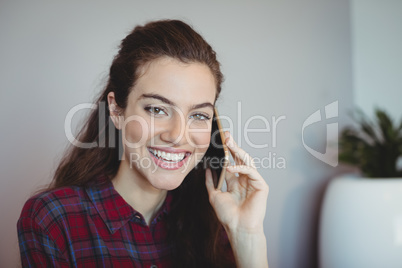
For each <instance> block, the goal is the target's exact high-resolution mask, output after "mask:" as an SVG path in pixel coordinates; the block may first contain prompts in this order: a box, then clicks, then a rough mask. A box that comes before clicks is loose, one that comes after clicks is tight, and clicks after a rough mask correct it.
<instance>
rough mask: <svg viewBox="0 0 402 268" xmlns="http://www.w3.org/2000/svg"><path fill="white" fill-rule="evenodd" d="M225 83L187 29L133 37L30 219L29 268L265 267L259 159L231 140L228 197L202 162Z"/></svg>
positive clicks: (168, 24)
mask: <svg viewBox="0 0 402 268" xmlns="http://www.w3.org/2000/svg"><path fill="white" fill-rule="evenodd" d="M222 79H223V76H222V73H221V71H220V67H219V63H218V61H217V60H216V56H215V52H214V51H213V50H212V48H211V47H210V46H209V45H208V44H207V43H206V41H205V40H204V39H203V38H202V37H201V36H200V35H199V34H198V33H196V32H195V31H194V30H193V29H192V28H191V27H190V26H188V25H187V24H185V23H183V22H181V21H177V20H164V21H155V22H151V23H148V24H146V25H144V26H138V27H136V28H135V29H134V30H133V31H132V32H131V33H130V34H129V35H128V36H127V37H126V38H125V39H124V40H123V41H122V43H121V46H120V50H119V53H118V54H117V56H116V57H115V58H114V60H113V63H112V66H111V68H110V73H109V80H108V83H107V86H106V88H105V90H104V91H103V92H102V94H101V96H100V98H99V99H98V101H97V109H95V110H94V111H93V112H92V114H91V115H90V117H89V119H88V121H87V123H86V125H85V126H84V128H83V129H82V131H81V132H80V134H79V141H80V142H81V143H80V144H79V146H77V144H76V146H73V147H72V148H71V150H70V151H69V152H68V153H67V154H66V155H65V157H64V158H63V160H62V161H61V163H60V165H59V167H58V168H57V170H56V173H55V176H54V181H53V183H52V185H51V186H50V187H49V189H47V190H46V191H44V192H42V193H40V194H38V195H36V196H34V197H32V198H31V199H29V200H28V201H27V203H26V204H25V206H24V208H23V211H22V213H21V217H20V219H19V221H18V234H19V242H20V251H21V259H22V264H23V266H24V267H83V266H85V267H233V266H234V265H236V266H237V267H267V266H268V263H267V255H266V239H265V235H264V232H263V219H264V216H265V210H266V200H267V196H268V186H267V184H266V183H265V181H264V180H263V178H262V177H261V176H260V174H259V173H258V172H257V170H256V168H255V167H254V165H253V163H252V160H251V158H250V157H249V155H248V154H247V153H246V152H244V151H243V150H242V149H241V148H239V147H238V146H237V145H236V143H235V142H234V141H233V138H232V137H231V136H230V134H229V133H226V134H225V135H226V141H225V142H226V144H227V145H228V147H229V150H230V152H231V154H232V156H233V158H234V159H235V162H236V163H235V165H233V166H229V167H228V168H227V171H228V172H227V175H226V183H227V188H228V191H227V192H222V191H220V190H217V189H215V187H214V183H213V179H212V174H211V171H210V170H209V169H208V168H207V169H206V168H205V166H203V165H202V163H203V161H201V160H202V159H203V157H204V156H205V155H206V153H207V149H208V146H209V144H210V140H211V125H212V118H213V108H214V105H215V101H216V99H217V98H218V96H219V93H220V91H221V83H222ZM102 104H107V106H108V109H106V112H105V113H104V115H102V111H101V110H102ZM110 130H112V131H110ZM84 144H85V145H87V146H83V145H84ZM88 144H89V145H88ZM118 144H120V146H121V147H122V152H121V153H120V151H121V150H119V146H118ZM88 147H89V148H88ZM236 174H238V176H236Z"/></svg>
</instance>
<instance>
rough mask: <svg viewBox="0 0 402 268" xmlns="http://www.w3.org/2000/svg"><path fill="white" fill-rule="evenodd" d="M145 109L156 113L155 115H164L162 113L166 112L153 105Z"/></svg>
mask: <svg viewBox="0 0 402 268" xmlns="http://www.w3.org/2000/svg"><path fill="white" fill-rule="evenodd" d="M145 110H147V111H148V112H150V113H151V114H156V115H164V114H166V113H165V111H164V110H163V109H162V108H160V107H155V106H150V107H146V108H145Z"/></svg>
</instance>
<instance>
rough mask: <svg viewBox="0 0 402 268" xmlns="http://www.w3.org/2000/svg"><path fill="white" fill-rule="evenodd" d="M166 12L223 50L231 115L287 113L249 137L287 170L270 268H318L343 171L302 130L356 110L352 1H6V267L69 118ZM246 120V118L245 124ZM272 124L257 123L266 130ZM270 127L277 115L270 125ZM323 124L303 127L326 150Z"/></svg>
mask: <svg viewBox="0 0 402 268" xmlns="http://www.w3.org/2000/svg"><path fill="white" fill-rule="evenodd" d="M158 18H179V19H184V20H186V21H187V22H190V23H191V24H193V25H194V26H195V28H196V29H197V30H199V31H200V32H201V33H202V34H203V35H204V37H205V38H206V39H207V40H208V41H209V42H210V43H211V44H212V45H213V47H214V48H215V49H216V51H217V53H218V55H219V58H220V60H221V63H222V65H223V71H224V73H225V76H226V81H225V84H224V91H223V95H222V98H221V100H220V102H219V106H220V110H221V114H223V115H228V116H230V117H232V118H235V119H236V118H237V103H238V101H241V107H242V114H241V124H240V125H241V126H244V124H245V123H246V121H247V119H248V118H250V117H251V116H253V115H261V116H263V117H265V118H267V119H268V120H269V121H270V122H271V117H272V116H275V117H276V118H279V117H280V116H286V119H285V120H283V121H281V122H280V123H279V124H278V129H277V145H276V147H274V146H273V143H272V139H273V135H272V133H258V134H253V135H254V136H253V135H250V138H251V139H252V141H253V142H254V143H255V144H262V143H267V142H268V144H269V146H268V148H264V149H253V148H251V146H249V145H247V144H246V140H245V138H244V137H242V135H241V133H239V131H238V129H237V128H235V129H234V136H235V137H237V138H238V140H239V141H240V142H241V143H242V144H243V147H244V149H246V150H247V151H249V152H250V154H251V155H253V156H256V157H260V158H263V157H268V156H269V153H270V152H271V153H276V158H277V159H276V160H277V161H280V159H279V158H280V157H282V158H283V159H284V160H285V163H286V167H285V168H284V169H279V168H273V167H271V168H265V169H261V170H260V171H261V173H262V175H263V176H264V178H265V179H266V180H267V182H268V183H269V185H270V196H269V200H268V211H267V216H266V222H265V230H266V234H267V236H268V250H269V253H268V254H269V262H270V267H279V268H288V267H299V268H300V267H315V266H316V244H317V243H316V239H317V237H316V233H317V224H318V211H319V205H320V200H321V197H322V194H323V189H324V186H325V185H326V183H327V181H328V180H329V179H330V178H331V177H332V176H333V175H334V174H335V173H337V172H339V170H338V169H336V168H333V167H330V166H329V165H327V164H324V163H323V162H321V161H319V160H318V159H316V158H314V157H313V156H312V155H310V154H309V153H308V152H307V151H306V150H305V148H304V147H303V144H302V140H301V134H302V133H301V128H302V125H303V122H304V121H305V120H306V118H307V117H308V116H309V115H310V114H312V113H313V112H315V111H316V110H317V109H323V108H324V106H325V105H327V104H329V103H331V102H333V101H336V100H338V101H339V117H338V118H335V119H334V120H332V121H333V122H339V124H340V127H341V126H342V125H344V122H346V121H347V120H346V116H345V112H346V110H349V109H350V108H351V107H352V104H353V93H352V90H351V89H352V67H351V63H350V62H351V54H350V51H351V42H350V33H349V29H350V26H349V2H348V1H346V0H343V1H335V0H333V1H319V0H315V1H314V0H303V1H299V0H287V1H283V0H271V1H263V0H260V1H257V0H254V1H203V2H202V3H201V2H191V3H190V2H188V1H179V0H174V1H169V2H166V3H165V2H163V3H157V4H156V3H153V4H152V3H149V2H147V1H113V3H112V2H110V1H109V2H106V1H63V2H60V1H44V0H38V1H11V0H9V1H6V2H5V1H2V2H1V4H0V33H1V35H0V38H1V43H0V47H1V49H0V59H1V60H0V90H1V99H2V102H1V106H0V109H1V115H2V116H1V119H0V120H1V126H2V131H1V140H0V145H1V150H0V160H1V161H0V170H1V178H2V180H1V181H0V196H1V202H0V213H1V220H0V222H1V228H0V266H1V267H16V266H17V267H18V266H19V264H18V263H19V261H18V258H19V257H18V245H17V240H16V227H15V225H16V221H17V219H18V216H19V213H20V211H21V208H22V205H23V203H24V202H25V200H26V199H27V198H28V197H29V196H30V195H31V194H32V193H33V192H34V191H35V190H37V189H38V187H40V185H43V184H45V183H47V182H49V181H50V178H51V173H52V171H53V170H54V168H55V166H56V164H57V161H58V159H59V158H60V155H61V154H62V152H63V150H64V148H65V146H66V145H67V139H66V137H65V134H64V119H65V116H66V114H67V112H68V111H69V109H71V108H72V107H73V106H74V105H76V104H79V103H82V102H88V101H91V100H92V99H93V96H94V94H95V93H96V92H98V91H99V90H100V89H101V88H102V86H103V83H104V81H105V75H106V73H107V70H108V66H109V64H110V62H111V59H112V57H113V55H114V54H115V53H116V51H117V45H118V44H119V41H120V40H121V39H122V38H123V37H124V36H125V35H126V34H127V32H128V31H129V30H131V28H132V27H133V26H134V25H136V24H139V23H144V22H145V21H149V20H152V19H158ZM236 121H237V122H240V121H239V120H238V119H236ZM261 123H262V121H259V122H258V121H254V122H253V123H252V126H254V127H261V126H262V125H261ZM271 123H272V122H271ZM325 126H326V125H325V122H321V123H316V124H315V125H312V126H311V127H309V128H308V129H306V132H305V135H306V136H305V141H306V143H307V144H308V146H310V147H312V148H314V149H316V150H321V151H323V150H324V147H325V135H326V128H325Z"/></svg>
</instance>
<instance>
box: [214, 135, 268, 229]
mask: <svg viewBox="0 0 402 268" xmlns="http://www.w3.org/2000/svg"><path fill="white" fill-rule="evenodd" d="M225 137H226V140H225V143H226V145H227V146H228V148H229V150H230V153H231V155H232V156H233V159H234V161H235V165H234V166H228V167H227V173H226V184H227V192H222V191H221V190H216V189H215V187H214V184H213V180H212V174H211V171H210V170H209V169H208V170H207V171H206V187H207V190H208V194H209V200H210V203H211V205H212V207H213V208H214V209H215V213H216V215H217V217H218V219H219V221H220V222H221V223H222V225H223V226H224V227H225V229H226V230H227V231H228V230H231V231H241V232H247V233H258V232H263V220H264V217H265V211H266V203H267V198H268V185H267V183H266V182H265V181H264V179H263V178H262V177H261V175H260V174H259V173H258V171H257V169H256V167H255V165H254V163H253V159H252V158H251V157H250V155H249V154H248V153H246V152H245V151H244V150H243V149H241V148H240V147H239V146H238V145H237V144H236V143H235V142H234V140H233V137H232V136H231V135H230V134H229V132H225ZM236 173H237V174H239V175H238V176H236Z"/></svg>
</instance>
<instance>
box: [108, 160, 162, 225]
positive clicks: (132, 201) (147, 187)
mask: <svg viewBox="0 0 402 268" xmlns="http://www.w3.org/2000/svg"><path fill="white" fill-rule="evenodd" d="M112 183H113V186H114V188H115V190H116V191H117V192H118V193H119V194H120V195H121V196H122V197H123V199H124V200H125V201H126V202H127V203H128V204H129V205H130V206H131V207H132V208H134V209H135V210H136V211H138V212H139V213H141V215H142V216H143V217H144V218H145V221H146V222H147V224H148V225H150V223H151V222H152V220H153V219H154V217H155V216H156V213H157V212H158V210H159V209H160V207H161V206H162V204H163V202H164V200H165V198H166V194H167V190H160V189H157V188H155V187H153V186H152V185H151V184H150V183H149V182H148V180H147V179H146V178H145V177H144V176H143V175H142V174H139V173H138V171H137V170H135V169H132V168H130V166H129V165H128V163H127V161H126V160H122V161H121V163H120V166H119V170H118V171H117V174H116V176H115V177H114V178H113V179H112Z"/></svg>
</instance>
